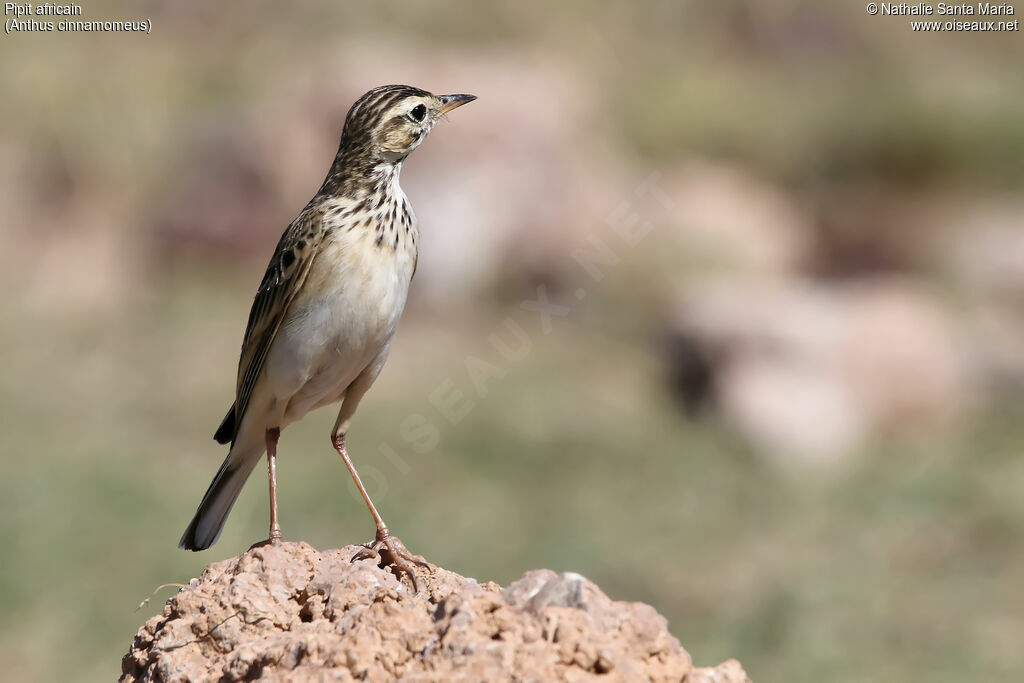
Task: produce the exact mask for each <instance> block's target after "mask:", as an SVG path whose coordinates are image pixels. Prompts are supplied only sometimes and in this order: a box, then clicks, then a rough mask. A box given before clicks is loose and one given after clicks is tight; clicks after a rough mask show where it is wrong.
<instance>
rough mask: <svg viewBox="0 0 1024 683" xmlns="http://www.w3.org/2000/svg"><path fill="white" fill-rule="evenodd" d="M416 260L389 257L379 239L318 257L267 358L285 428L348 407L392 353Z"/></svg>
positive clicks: (348, 242)
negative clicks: (362, 380)
mask: <svg viewBox="0 0 1024 683" xmlns="http://www.w3.org/2000/svg"><path fill="white" fill-rule="evenodd" d="M414 259H415V255H414V254H412V253H409V252H408V251H407V250H405V249H398V250H392V249H386V248H385V249H382V248H380V247H377V246H375V245H374V243H373V240H372V234H369V235H368V234H367V233H366V232H364V231H353V232H352V233H348V234H347V235H341V236H339V238H338V240H337V241H335V242H331V243H330V244H328V245H327V246H325V247H324V248H323V251H322V252H321V253H320V254H318V255H317V257H316V260H315V261H314V263H313V266H312V268H311V272H310V273H309V276H308V278H307V280H306V283H305V286H304V287H303V295H302V296H301V297H297V298H296V300H295V301H293V302H292V305H291V307H290V309H289V312H288V317H287V318H286V319H285V322H284V324H283V325H282V327H281V329H280V330H279V331H278V335H277V338H276V339H275V341H274V344H273V346H272V348H271V351H270V355H269V357H268V358H267V379H268V380H269V381H268V385H269V388H270V390H271V392H272V393H273V396H274V400H275V403H276V404H277V406H278V411H279V414H280V415H281V416H282V418H283V419H282V426H284V424H287V423H289V422H294V421H295V420H298V419H300V418H301V417H302V416H303V415H305V414H306V413H307V412H309V411H310V410H313V409H314V408H317V407H320V406H322V405H326V404H328V403H334V402H336V401H338V400H340V399H342V398H343V397H344V395H345V389H346V388H347V387H348V386H349V385H350V384H351V383H352V382H353V380H355V378H356V377H358V376H359V374H360V373H361V372H363V370H365V369H366V368H367V367H368V366H370V365H371V364H372V363H374V362H375V360H377V359H378V357H379V356H381V355H382V354H385V355H386V353H387V349H388V347H389V346H390V343H391V338H392V337H393V336H394V334H395V330H396V329H397V327H398V320H399V318H400V317H401V315H402V310H403V309H404V308H405V300H406V295H407V294H408V291H409V281H410V279H411V278H412V270H413V266H414Z"/></svg>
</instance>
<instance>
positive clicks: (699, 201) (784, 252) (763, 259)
mask: <svg viewBox="0 0 1024 683" xmlns="http://www.w3.org/2000/svg"><path fill="white" fill-rule="evenodd" d="M660 184H661V186H662V187H663V188H664V190H665V192H666V193H667V194H668V195H669V196H670V197H671V198H672V200H673V201H674V202H675V205H676V210H675V211H674V212H673V214H672V215H671V216H666V215H664V214H661V217H662V218H663V219H666V220H667V223H668V228H669V229H670V230H671V231H672V235H673V237H674V238H675V240H676V243H677V244H678V245H679V246H680V247H681V248H682V249H684V250H685V251H687V252H690V253H692V254H694V255H696V256H697V257H698V258H699V259H700V260H701V261H703V262H707V263H711V264H714V265H716V266H721V267H726V268H731V269H736V270H739V271H741V272H744V273H763V274H772V273H785V272H790V271H792V270H794V269H796V268H798V267H799V266H800V265H802V264H803V263H804V262H805V260H806V259H807V257H808V254H809V252H810V249H811V246H812V237H813V231H812V229H811V224H810V219H809V217H808V216H807V215H806V214H805V213H804V212H803V211H801V210H800V208H799V207H798V206H797V205H796V204H795V203H794V202H793V201H792V200H791V198H790V197H789V196H788V195H787V194H786V193H785V192H783V191H782V189H781V188H777V187H774V186H772V185H770V184H769V183H766V182H764V181H761V180H759V179H757V178H756V177H754V176H752V175H751V174H749V173H747V172H745V171H743V170H741V169H740V168H738V167H734V166H729V165H726V164H714V163H710V162H702V161H696V160H695V161H691V162H689V163H688V164H686V165H684V166H682V167H680V168H678V169H676V170H674V171H671V172H669V173H666V174H665V177H664V178H663V179H662V180H661V181H660Z"/></svg>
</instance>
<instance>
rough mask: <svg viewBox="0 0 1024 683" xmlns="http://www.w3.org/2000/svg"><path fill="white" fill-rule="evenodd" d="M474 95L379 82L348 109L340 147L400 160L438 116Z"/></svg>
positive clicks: (386, 159) (433, 123) (367, 155)
mask: <svg viewBox="0 0 1024 683" xmlns="http://www.w3.org/2000/svg"><path fill="white" fill-rule="evenodd" d="M475 99H476V97H475V96H473V95H432V94H431V93H429V92H427V91H426V90H420V89H419V88H414V87H412V86H409V85H382V86H380V87H379V88H374V89H373V90H371V91H370V92H368V93H366V94H365V95H363V96H362V97H360V98H359V99H358V100H356V103H355V104H353V105H352V108H351V109H349V111H348V116H347V117H346V118H345V129H344V131H343V132H342V134H341V147H342V149H343V150H347V151H350V152H355V153H357V154H358V155H359V156H363V157H370V158H373V159H377V160H380V161H390V162H399V161H402V160H403V159H405V157H407V156H408V155H409V153H410V152H412V151H413V150H414V149H416V147H417V146H419V144H420V143H421V142H423V139H424V138H425V137H427V133H429V132H430V130H431V129H432V128H433V127H434V125H435V124H437V122H438V121H439V120H440V119H441V117H442V116H444V115H445V114H447V113H448V112H450V111H451V110H453V109H455V108H457V107H461V106H462V105H464V104H466V103H468V102H472V101H473V100H475Z"/></svg>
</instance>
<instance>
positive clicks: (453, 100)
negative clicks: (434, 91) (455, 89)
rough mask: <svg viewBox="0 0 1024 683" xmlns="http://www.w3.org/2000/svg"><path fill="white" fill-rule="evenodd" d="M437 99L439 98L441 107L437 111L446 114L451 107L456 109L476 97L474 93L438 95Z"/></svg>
mask: <svg viewBox="0 0 1024 683" xmlns="http://www.w3.org/2000/svg"><path fill="white" fill-rule="evenodd" d="M437 99H439V100H441V109H440V110H439V111H440V112H441V113H442V114H447V113H448V112H450V111H451V110H452V109H458V108H459V107H461V106H462V105H464V104H469V103H470V102H472V101H473V100H475V99H476V95H440V96H438V98H437Z"/></svg>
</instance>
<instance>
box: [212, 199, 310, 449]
mask: <svg viewBox="0 0 1024 683" xmlns="http://www.w3.org/2000/svg"><path fill="white" fill-rule="evenodd" d="M325 233H326V230H325V228H324V223H323V213H322V212H321V211H319V210H316V209H313V208H307V209H306V210H304V211H303V212H302V213H301V214H300V215H299V217H298V218H296V219H295V221H294V222H292V224H291V225H289V226H288V229H287V230H285V232H284V234H283V235H281V241H280V242H278V243H277V249H275V250H274V255H273V257H271V259H270V264H269V265H268V266H267V272H266V274H265V275H264V276H263V282H262V283H261V284H260V288H259V289H258V290H257V291H256V298H255V299H254V300H253V302H252V310H250V311H249V323H248V325H246V328H245V339H244V340H243V341H242V354H241V357H240V358H239V359H238V386H237V389H236V394H235V421H234V422H235V423H234V434H233V435H232V440H233V439H234V436H237V434H238V429H239V426H240V425H241V424H242V417H243V416H244V415H245V411H246V408H248V407H249V399H250V398H251V397H252V391H253V387H254V386H255V385H256V379H257V378H258V377H259V374H260V371H261V370H262V369H263V363H264V361H265V360H266V358H267V353H268V352H269V351H270V347H271V345H273V343H274V338H275V337H276V336H277V331H278V329H280V327H281V323H282V322H283V321H284V319H285V315H286V314H287V312H288V307H289V305H291V302H292V301H293V300H294V299H295V295H296V294H297V293H298V292H299V290H300V289H301V288H302V285H303V283H304V282H305V281H306V277H307V275H308V274H309V269H310V266H311V265H312V264H313V260H314V258H315V257H316V254H317V252H318V251H319V247H320V244H321V242H322V241H323V237H324V235H325Z"/></svg>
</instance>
